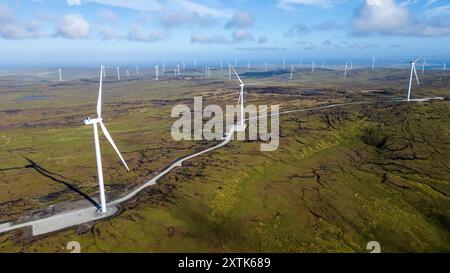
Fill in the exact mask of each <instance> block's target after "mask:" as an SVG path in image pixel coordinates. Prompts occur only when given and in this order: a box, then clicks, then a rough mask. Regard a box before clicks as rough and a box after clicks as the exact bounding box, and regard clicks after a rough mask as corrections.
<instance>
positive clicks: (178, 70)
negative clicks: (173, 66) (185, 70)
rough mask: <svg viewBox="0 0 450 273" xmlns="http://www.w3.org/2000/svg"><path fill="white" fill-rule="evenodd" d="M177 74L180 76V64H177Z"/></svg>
mask: <svg viewBox="0 0 450 273" xmlns="http://www.w3.org/2000/svg"><path fill="white" fill-rule="evenodd" d="M177 76H180V65H179V64H177Z"/></svg>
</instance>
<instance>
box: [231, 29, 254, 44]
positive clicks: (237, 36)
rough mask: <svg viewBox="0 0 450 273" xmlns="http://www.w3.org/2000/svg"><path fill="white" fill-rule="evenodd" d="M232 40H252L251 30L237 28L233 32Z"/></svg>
mask: <svg viewBox="0 0 450 273" xmlns="http://www.w3.org/2000/svg"><path fill="white" fill-rule="evenodd" d="M233 40H234V41H235V42H243V41H253V40H254V38H253V35H252V33H251V32H249V31H247V30H245V29H238V30H236V31H235V32H233Z"/></svg>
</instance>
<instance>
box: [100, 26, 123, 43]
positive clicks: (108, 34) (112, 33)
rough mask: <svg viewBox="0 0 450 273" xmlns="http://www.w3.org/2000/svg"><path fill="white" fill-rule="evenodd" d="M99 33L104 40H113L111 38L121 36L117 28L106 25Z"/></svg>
mask: <svg viewBox="0 0 450 273" xmlns="http://www.w3.org/2000/svg"><path fill="white" fill-rule="evenodd" d="M98 35H99V36H100V38H101V39H103V40H111V39H117V38H119V37H120V35H119V33H117V31H116V29H114V28H112V27H106V28H103V29H101V30H100V31H99V32H98Z"/></svg>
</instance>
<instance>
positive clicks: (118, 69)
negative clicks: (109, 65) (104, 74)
mask: <svg viewBox="0 0 450 273" xmlns="http://www.w3.org/2000/svg"><path fill="white" fill-rule="evenodd" d="M117 80H118V81H120V68H119V67H117Z"/></svg>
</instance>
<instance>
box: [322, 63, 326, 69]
mask: <svg viewBox="0 0 450 273" xmlns="http://www.w3.org/2000/svg"><path fill="white" fill-rule="evenodd" d="M324 69H325V63H324V62H322V70H324Z"/></svg>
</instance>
